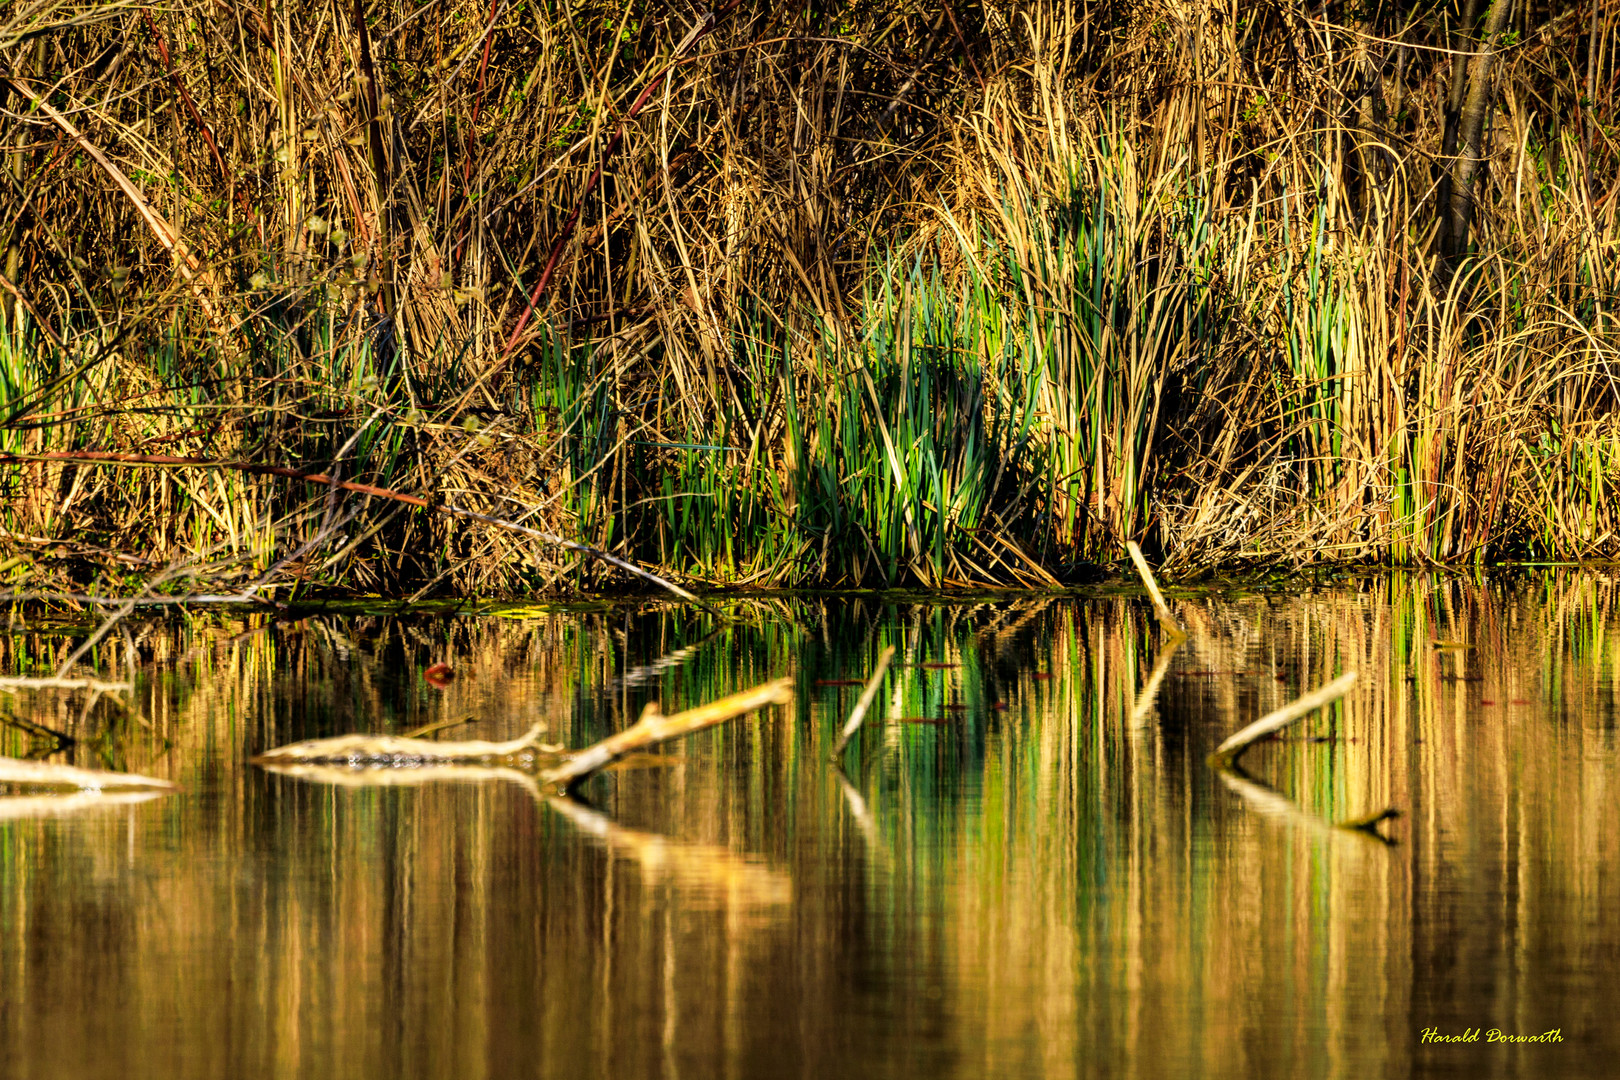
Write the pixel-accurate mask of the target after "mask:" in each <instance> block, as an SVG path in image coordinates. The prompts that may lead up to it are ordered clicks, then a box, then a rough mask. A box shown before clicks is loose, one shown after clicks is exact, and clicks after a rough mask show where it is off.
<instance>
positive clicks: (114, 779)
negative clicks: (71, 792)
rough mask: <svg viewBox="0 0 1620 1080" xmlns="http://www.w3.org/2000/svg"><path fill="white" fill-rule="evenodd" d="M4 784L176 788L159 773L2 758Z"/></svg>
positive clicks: (0, 775) (0, 771)
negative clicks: (122, 771) (77, 766)
mask: <svg viewBox="0 0 1620 1080" xmlns="http://www.w3.org/2000/svg"><path fill="white" fill-rule="evenodd" d="M0 784H17V785H20V786H24V787H52V788H78V789H80V790H81V791H110V790H117V789H120V788H122V789H130V788H138V789H144V790H147V791H173V790H175V786H174V785H173V784H171V783H170V782H169V781H167V780H159V779H158V778H157V777H155V776H141V775H139V774H138V773H121V772H107V771H105V770H103V769H80V768H75V767H74V766H72V765H51V764H49V763H47V762H43V761H18V760H17V759H16V758H0Z"/></svg>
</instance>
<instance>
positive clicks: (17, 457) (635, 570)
mask: <svg viewBox="0 0 1620 1080" xmlns="http://www.w3.org/2000/svg"><path fill="white" fill-rule="evenodd" d="M30 461H63V462H68V463H71V464H75V465H115V466H116V465H131V466H147V467H154V466H156V467H180V468H195V469H230V470H232V471H234V472H243V473H249V474H252V475H256V476H284V477H286V478H287V479H289V480H303V481H304V482H306V483H310V484H325V485H327V486H328V487H332V488H337V489H340V490H343V491H352V492H355V493H356V494H358V495H375V496H376V497H377V498H379V499H391V500H393V501H394V502H398V503H404V504H405V505H406V506H417V507H421V508H422V509H424V510H432V511H434V512H435V513H439V514H445V515H448V516H449V517H459V518H466V519H467V520H469V521H478V522H482V523H483V524H485V525H493V526H495V527H496V528H499V529H505V530H507V531H508V532H515V533H521V534H522V535H524V536H530V537H533V538H534V539H536V540H540V541H543V542H545V543H548V544H553V545H555V546H557V547H560V548H563V549H564V550H566V551H577V552H579V553H580V554H582V555H589V556H591V557H592V558H596V559H601V560H602V561H603V562H605V563H609V564H611V565H613V566H617V567H618V568H619V569H620V570H624V571H626V572H628V573H631V574H634V575H635V576H637V577H639V578H643V579H645V580H647V581H650V582H652V583H653V584H654V585H657V586H659V587H660V588H663V589H667V590H669V591H670V592H672V593H674V594H675V595H676V596H678V597H680V598H681V599H682V600H685V601H686V602H687V603H689V604H696V605H697V606H698V607H700V608H702V609H703V610H704V611H707V612H709V614H711V615H714V616H715V617H717V618H720V619H724V618H725V616H724V615H721V614H720V613H719V612H718V611H715V610H714V609H713V608H712V607H710V606H709V605H707V604H705V603H704V602H703V601H701V600H699V599H698V598H697V597H696V596H693V595H692V594H691V593H689V592H687V591H686V590H685V589H683V588H681V587H680V586H679V585H676V584H675V583H674V582H672V581H666V580H665V579H664V578H661V577H659V576H658V575H657V574H654V573H651V572H650V571H647V570H643V569H642V568H641V567H639V566H636V565H635V564H634V563H631V562H627V561H625V560H624V559H621V558H619V557H618V556H616V555H610V554H608V553H607V552H605V551H602V550H601V549H599V548H593V547H591V546H590V545H588V544H580V543H576V542H574V541H572V540H564V539H563V538H562V537H560V536H554V535H552V534H551V533H548V532H544V531H542V530H540V529H535V528H531V527H529V526H528V525H519V524H517V523H516V522H512V521H506V520H504V519H502V518H498V517H491V516H490V515H489V514H480V513H478V512H477V511H476V510H463V509H461V508H460V507H457V506H448V505H445V504H444V503H436V502H431V501H429V500H427V499H424V498H422V496H420V495H407V494H405V493H404V492H402V491H394V490H392V489H390V488H385V487H377V486H376V485H374V484H360V483H356V482H355V481H353V480H339V479H337V478H335V477H331V476H328V475H326V474H325V473H317V472H302V471H300V470H298V469H289V468H286V467H285V466H281V465H261V464H259V463H258V462H254V461H224V460H216V459H212V458H192V457H173V456H170V455H168V454H126V453H121V452H118V451H113V450H51V451H47V452H45V453H39V454H0V465H16V464H20V463H23V462H30ZM129 603H135V601H129Z"/></svg>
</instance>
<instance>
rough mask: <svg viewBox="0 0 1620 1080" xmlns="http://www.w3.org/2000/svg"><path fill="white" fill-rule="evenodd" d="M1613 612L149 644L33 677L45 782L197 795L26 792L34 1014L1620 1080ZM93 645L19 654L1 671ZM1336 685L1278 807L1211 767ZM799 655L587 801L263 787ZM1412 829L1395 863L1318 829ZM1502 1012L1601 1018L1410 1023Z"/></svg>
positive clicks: (285, 1059) (316, 635)
mask: <svg viewBox="0 0 1620 1080" xmlns="http://www.w3.org/2000/svg"><path fill="white" fill-rule="evenodd" d="M1615 605H1616V590H1615V583H1614V579H1613V578H1612V577H1610V576H1606V575H1603V574H1600V573H1583V574H1574V573H1566V574H1547V575H1534V576H1532V575H1523V576H1519V577H1510V578H1499V579H1495V580H1492V581H1488V582H1487V581H1476V580H1471V579H1458V578H1438V577H1428V576H1422V575H1400V576H1393V577H1379V578H1369V579H1367V580H1365V581H1363V582H1361V583H1359V584H1353V585H1349V586H1345V587H1340V588H1334V589H1326V590H1319V591H1314V592H1310V593H1307V594H1304V595H1298V596H1289V597H1279V596H1274V595H1261V594H1254V595H1243V594H1237V593H1232V594H1227V595H1212V596H1208V597H1204V598H1200V599H1197V600H1187V601H1183V602H1181V604H1180V608H1179V611H1178V615H1179V616H1180V617H1181V619H1182V620H1183V621H1184V623H1185V624H1186V626H1187V629H1188V630H1189V632H1190V636H1189V638H1188V640H1187V641H1186V642H1184V643H1182V644H1181V645H1180V646H1179V648H1178V649H1176V651H1175V652H1174V653H1173V654H1167V653H1166V652H1165V650H1164V647H1163V646H1162V645H1161V644H1160V641H1161V638H1160V635H1159V633H1158V631H1157V629H1156V627H1155V625H1154V620H1153V616H1152V612H1151V610H1150V609H1149V608H1148V607H1147V605H1146V603H1145V602H1144V601H1141V600H1134V599H1127V598H1119V597H1097V598H1089V599H1081V598H1073V599H1022V600H1008V599H1006V598H997V597H990V598H985V599H983V600H980V601H974V600H967V601H956V602H939V601H915V600H900V599H895V598H881V597H876V598H874V597H860V598H840V599H823V598H812V597H784V598H775V599H770V600H760V601H747V602H742V601H739V602H736V603H735V604H734V605H733V608H732V611H731V612H730V614H731V615H732V616H733V619H732V621H730V622H724V623H723V622H720V621H717V620H714V619H712V618H710V617H709V616H707V615H703V614H693V613H691V612H688V611H682V610H679V609H674V608H670V607H667V606H665V605H662V604H661V603H660V604H651V605H646V606H635V605H629V606H622V607H609V608H604V609H600V610H595V611H587V612H582V613H576V614H566V613H549V614H548V613H545V612H541V611H538V610H533V609H524V610H519V611H513V612H511V613H509V614H508V615H506V616H499V615H490V614H485V615H474V614H464V615H458V616H435V617H427V616H422V617H415V618H410V619H395V618H387V617H382V616H368V617H344V618H339V617H336V616H319V617H312V618H309V619H306V620H303V621H301V622H297V623H274V622H270V621H267V620H265V619H264V618H263V617H261V616H256V615H255V616H252V617H248V618H244V617H227V616H215V617H198V618H196V619H194V620H193V621H191V622H189V623H186V624H183V625H172V624H158V623H154V624H150V625H142V626H134V627H132V632H131V635H130V636H129V638H128V639H126V640H122V641H120V640H116V639H114V640H112V641H109V642H108V643H106V644H105V645H104V646H103V647H101V649H100V651H99V652H98V654H97V661H96V662H97V665H98V670H99V671H100V672H101V673H102V674H104V675H108V676H111V675H114V674H117V675H119V676H120V677H125V676H129V677H132V679H133V682H134V684H135V691H134V692H133V693H132V694H131V695H129V696H128V698H127V700H126V701H125V702H124V703H123V705H122V706H114V705H111V704H108V703H106V702H101V703H96V704H94V705H93V707H91V708H89V709H86V705H87V704H88V703H87V701H85V700H83V699H76V698H74V697H73V696H71V695H60V694H58V695H52V694H47V693H44V692H19V693H18V694H16V695H12V696H6V697H0V712H4V713H5V714H6V715H11V716H17V717H21V718H24V719H27V720H29V721H32V722H35V723H38V724H42V725H45V726H49V727H51V728H53V729H54V730H59V731H64V732H66V733H68V734H70V735H72V736H73V737H74V738H75V739H77V740H78V742H77V744H76V746H75V747H74V748H73V750H72V751H71V752H70V754H68V755H67V756H66V757H65V758H59V759H63V760H71V761H72V762H73V763H75V764H81V765H97V766H108V765H117V766H119V767H125V768H129V769H132V770H135V771H139V772H143V773H149V774H152V775H157V776H164V777H168V778H170V779H173V780H175V781H177V782H179V783H180V784H182V785H183V787H184V788H185V790H184V792H183V793H182V794H181V795H178V796H175V797H172V798H169V799H166V800H160V801H158V802H151V803H142V804H139V805H124V806H111V805H106V804H92V805H91V806H89V807H88V808H85V809H79V808H73V813H71V814H70V815H67V816H57V817H51V818H42V817H34V816H24V812H25V810H26V808H17V812H16V813H12V814H7V813H6V812H5V810H4V806H5V804H4V803H3V802H0V1000H3V1001H5V1002H6V1003H7V1005H8V1007H7V1008H6V1009H4V1010H0V1037H3V1038H4V1039H5V1040H6V1045H7V1047H8V1053H7V1061H8V1064H9V1065H10V1066H11V1067H12V1068H13V1069H14V1071H15V1072H16V1073H17V1074H18V1075H52V1076H75V1075H83V1076H91V1075H98V1076H99V1075H109V1074H112V1073H115V1072H117V1073H121V1074H126V1075H130V1076H135V1077H142V1076H154V1077H155V1076H164V1077H191V1076H197V1077H202V1076H210V1077H212V1076H219V1075H225V1074H230V1075H268V1074H275V1075H294V1076H296V1075H310V1076H377V1075H396V1076H422V1077H437V1076H455V1077H480V1076H508V1075H512V1074H514V1073H516V1074H521V1075H531V1074H532V1075H537V1076H568V1077H578V1076H581V1075H586V1076H603V1077H608V1076H620V1075H653V1076H671V1077H673V1076H681V1075H686V1076H714V1075H732V1076H753V1075H762V1076H763V1075H769V1076H777V1075H784V1074H803V1075H812V1076H822V1075H863V1076H897V1077H900V1076H940V1075H946V1076H951V1075H954V1076H975V1077H977V1076H1029V1075H1049V1074H1057V1075H1064V1076H1068V1075H1108V1076H1126V1077H1153V1076H1188V1075H1232V1074H1237V1073H1240V1072H1243V1073H1253V1074H1255V1075H1313V1076H1314V1075H1323V1076H1346V1077H1363V1076H1377V1075H1402V1074H1406V1073H1408V1072H1413V1071H1437V1072H1445V1071H1457V1072H1459V1073H1464V1072H1467V1073H1472V1074H1490V1073H1491V1072H1493V1071H1494V1072H1497V1073H1501V1074H1512V1073H1520V1074H1523V1073H1526V1072H1530V1071H1534V1072H1538V1073H1542V1074H1547V1075H1561V1076H1580V1075H1603V1073H1604V1071H1605V1070H1606V1068H1607V1066H1608V1065H1609V1063H1611V1062H1612V1060H1613V1059H1614V1055H1615V1054H1616V1053H1620V1035H1617V1033H1616V1031H1615V1030H1614V1029H1613V1026H1612V1025H1610V1024H1609V1023H1608V1021H1607V1017H1606V1007H1605V1006H1606V1001H1607V1000H1608V999H1609V998H1610V997H1611V996H1612V995H1613V993H1614V992H1615V991H1616V990H1620V986H1617V975H1616V973H1615V971H1614V970H1613V966H1612V958H1613V957H1614V956H1615V955H1620V919H1617V918H1616V917H1615V916H1617V915H1620V911H1616V909H1615V907H1616V901H1615V899H1614V897H1615V895H1616V894H1615V891H1614V890H1613V889H1612V887H1611V886H1612V883H1613V880H1614V877H1615V874H1616V872H1617V871H1620V840H1617V838H1616V834H1615V831H1614V830H1613V829H1612V827H1611V826H1610V825H1609V824H1608V823H1609V822H1610V821H1611V820H1612V808H1613V793H1614V792H1615V790H1617V787H1620V775H1617V772H1620V769H1617V765H1616V754H1615V751H1616V745H1615V743H1616V733H1615V717H1616V701H1617V697H1620V694H1617V690H1620V645H1617V639H1616V635H1615V633H1614V627H1615V619H1616V606H1615ZM1436 643H1456V644H1459V645H1462V646H1466V647H1452V646H1451V645H1449V644H1448V645H1447V647H1444V648H1437V647H1436ZM889 646H893V647H894V648H895V650H896V656H895V660H894V664H893V666H892V668H891V673H890V675H889V676H888V678H887V680H886V682H885V684H884V686H883V688H882V690H881V692H880V694H879V696H878V698H877V701H876V703H875V704H874V706H873V710H872V715H871V716H870V717H869V719H868V720H867V723H866V726H865V727H864V728H863V729H862V731H861V732H860V734H859V736H858V737H857V740H856V742H855V743H854V744H853V746H852V749H851V750H850V751H849V754H848V755H847V756H846V758H845V763H846V767H847V773H846V774H840V773H838V772H836V771H834V770H833V769H832V768H831V767H829V766H828V764H827V761H826V757H827V753H828V751H829V750H830V748H831V746H832V744H833V742H834V741H835V740H836V738H837V734H838V729H839V727H840V725H841V724H842V721H843V719H844V717H845V716H846V715H847V712H848V710H849V707H850V705H851V704H852V702H853V700H854V698H855V696H856V695H857V694H858V693H859V689H860V688H859V686H858V685H849V684H850V683H852V682H859V681H862V680H864V678H865V676H866V674H867V672H868V671H869V670H870V669H871V666H872V664H873V662H874V660H875V658H876V656H877V655H878V653H879V652H880V651H881V650H882V649H884V648H886V647H889ZM72 647H73V641H72V640H71V635H65V634H64V635H55V634H51V633H46V632H44V631H43V630H41V631H39V632H35V631H31V630H28V629H26V628H23V629H14V630H13V632H12V633H11V634H10V635H9V636H8V637H6V638H4V639H3V640H0V664H3V665H4V666H5V670H19V668H20V666H21V665H22V664H23V663H24V661H25V660H26V661H28V662H30V663H33V664H35V665H37V666H44V667H49V666H50V664H51V660H52V658H53V657H55V658H58V659H59V658H60V657H61V656H62V655H65V653H66V652H67V651H69V650H71V648H72ZM1167 655H1168V662H1165V660H1166V656H1167ZM436 662H444V663H448V664H449V665H450V666H451V667H452V668H453V669H454V670H455V671H456V673H457V677H456V678H455V679H454V680H453V681H452V682H450V683H449V684H448V685H447V686H446V687H445V688H444V689H442V690H441V689H435V688H434V687H432V686H431V685H429V684H428V683H427V682H425V681H424V680H423V678H422V676H421V673H422V671H423V670H424V669H425V668H426V667H427V666H428V665H430V664H432V663H436ZM1349 668H1354V669H1356V670H1358V671H1360V672H1361V673H1362V677H1361V680H1360V681H1359V682H1358V684H1357V685H1356V686H1355V688H1354V689H1353V690H1352V691H1351V693H1350V694H1348V695H1347V696H1346V697H1345V698H1344V699H1342V701H1340V702H1339V703H1338V704H1336V705H1335V706H1333V707H1332V708H1331V709H1329V710H1327V711H1326V712H1323V713H1320V714H1317V715H1316V716H1313V717H1312V718H1310V719H1308V720H1306V721H1303V722H1301V723H1300V724H1299V725H1296V726H1295V727H1292V728H1289V729H1287V731H1285V732H1284V733H1283V737H1282V738H1280V739H1275V740H1272V741H1268V742H1264V743H1260V744H1257V745H1256V746H1254V747H1253V748H1251V749H1250V750H1249V751H1248V752H1247V754H1246V756H1245V758H1244V760H1243V766H1244V769H1245V770H1246V773H1247V776H1248V778H1249V780H1250V781H1251V782H1252V783H1253V784H1254V785H1255V786H1254V788H1253V789H1245V788H1242V787H1241V786H1236V787H1234V786H1233V784H1232V781H1231V780H1230V779H1227V780H1223V779H1222V778H1221V776H1219V775H1217V774H1216V773H1215V772H1213V771H1212V770H1210V769H1208V768H1207V767H1206V766H1205V764H1204V758H1205V756H1206V755H1207V754H1208V752H1209V751H1210V750H1211V749H1213V748H1214V746H1215V745H1216V744H1217V743H1219V742H1220V740H1221V739H1222V738H1224V737H1225V736H1226V735H1228V734H1230V733H1232V732H1233V731H1235V730H1237V729H1238V728H1239V727H1241V726H1242V725H1244V724H1247V723H1248V722H1250V721H1252V720H1253V719H1255V718H1256V717H1258V716H1260V715H1261V714H1263V713H1264V712H1266V711H1269V710H1270V709H1272V708H1274V707H1276V706H1277V705H1280V704H1282V703H1284V702H1285V701H1287V700H1290V699H1292V698H1293V697H1296V696H1298V694H1299V693H1300V692H1301V691H1302V690H1306V689H1310V688H1313V687H1315V686H1317V685H1320V684H1322V683H1324V682H1327V681H1328V680H1330V679H1331V678H1332V677H1333V676H1334V675H1335V674H1337V673H1338V672H1340V671H1343V670H1346V669H1349ZM789 673H790V674H793V675H794V676H795V677H796V679H797V685H798V697H797V701H796V703H795V705H794V706H793V707H792V708H790V709H783V710H778V711H777V712H776V713H775V714H772V715H768V716H764V717H756V718H750V719H747V720H743V721H739V722H734V723H732V724H730V725H727V726H724V727H721V728H717V729H713V730H710V731H706V732H703V733H700V734H698V735H696V736H694V737H692V738H691V739H689V740H688V741H686V742H685V743H683V744H680V745H677V746H671V747H668V748H666V749H665V751H664V752H661V753H660V754H658V755H652V756H649V757H648V758H647V759H646V760H641V761H639V762H637V763H635V764H636V766H637V767H634V768H624V769H621V770H618V771H614V772H610V773H607V774H604V775H602V776H599V777H597V778H596V779H594V780H592V781H591V782H590V783H589V784H588V785H587V786H586V789H585V795H586V797H587V799H588V805H582V804H576V803H568V802H561V801H555V800H551V799H548V798H547V797H546V796H545V794H544V793H543V792H541V791H539V790H538V789H537V788H536V787H535V786H534V785H533V784H532V783H531V782H529V781H528V780H527V779H526V778H524V777H523V776H522V775H521V774H519V775H517V776H515V777H514V776H506V775H502V776H491V777H488V778H486V779H484V780H476V779H465V778H464V779H462V780H459V781H455V782H425V783H417V784H413V785H411V786H389V787H382V788H377V787H365V788H357V787H346V786H341V785H335V784H326V783H311V782H305V781H301V780H297V779H291V778H286V777H277V776H272V775H267V774H265V773H262V772H260V771H258V770H255V769H252V768H250V767H248V766H247V765H246V764H245V761H246V759H247V757H248V756H249V755H250V754H252V753H254V752H256V751H258V750H261V749H263V748H265V747H268V746H271V745H276V744H279V743H284V742H289V741H293V740H296V739H303V738H313V737H318V736H325V735H335V734H342V733H344V732H348V731H356V730H360V731H377V732H384V731H388V732H400V731H405V730H410V729H412V728H416V727H420V726H424V725H428V724H433V723H438V722H441V721H446V720H454V719H460V718H462V717H467V716H471V717H474V718H475V719H474V722H473V723H472V724H470V725H464V726H462V727H460V728H458V729H456V730H455V731H454V732H452V733H449V734H448V735H447V737H450V738H467V737H477V738H489V739H503V738H509V737H512V736H513V735H515V734H518V733H520V732H522V731H523V730H524V729H526V728H528V727H529V726H530V725H531V724H533V723H535V722H537V721H544V722H546V723H547V725H548V727H549V731H548V734H547V736H546V737H547V738H548V740H550V741H553V742H558V743H564V744H567V745H570V746H583V745H586V744H588V743H590V742H593V741H595V740H596V739H598V738H600V737H601V736H602V735H604V734H607V733H609V732H611V731H614V730H618V729H620V728H622V727H624V726H626V725H628V724H629V723H631V722H633V721H634V719H635V718H636V716H637V715H638V714H639V712H640V710H641V707H642V705H643V704H645V703H646V702H647V701H650V700H658V701H660V702H662V703H663V704H664V706H665V708H666V710H670V709H677V708H684V707H689V706H691V705H693V704H697V703H700V702H702V701H706V700H711V699H713V698H716V697H719V696H722V695H724V694H727V693H730V692H732V691H734V690H736V689H738V688H740V687H744V686H748V685H752V684H755V683H758V682H762V681H765V680H767V679H769V678H772V677H774V676H779V675H782V674H789ZM1155 674H1157V678H1158V682H1157V687H1156V689H1155V690H1154V691H1153V692H1152V693H1151V694H1148V693H1145V692H1144V691H1145V690H1146V689H1147V687H1148V684H1149V683H1150V682H1152V681H1153V679H1154V677H1155ZM28 748H29V737H28V735H27V733H26V732H25V731H22V730H21V729H16V728H11V727H4V728H0V753H6V754H13V755H16V754H22V753H26V752H27V750H28ZM412 779H421V778H420V777H412ZM1239 779H1240V780H1241V778H1239ZM1268 799H1269V800H1273V801H1270V802H1268V801H1267V800H1268ZM13 806H14V807H15V804H13ZM1385 806H1392V807H1396V808H1399V809H1400V810H1402V811H1403V812H1404V816H1403V817H1402V818H1401V819H1400V820H1398V821H1394V822H1390V823H1386V825H1385V826H1384V830H1385V832H1386V833H1387V834H1388V835H1389V837H1390V839H1391V840H1393V841H1394V844H1393V846H1385V845H1383V844H1381V843H1379V842H1378V841H1377V840H1375V839H1373V838H1371V837H1368V836H1365V835H1362V834H1359V833H1354V832H1348V831H1345V830H1337V829H1329V828H1322V827H1320V825H1321V823H1323V822H1333V821H1342V820H1344V819H1347V818H1353V817H1357V816H1360V815H1363V814H1366V813H1369V812H1372V811H1375V810H1377V809H1380V808H1382V807H1385ZM58 808H59V809H60V807H58ZM1271 810H1276V811H1277V812H1275V813H1273V812H1269V811H1271ZM1606 958H1607V959H1606ZM1492 1026H1495V1027H1499V1028H1501V1029H1502V1030H1504V1031H1522V1032H1530V1033H1533V1032H1538V1031H1542V1030H1545V1029H1547V1028H1550V1027H1558V1028H1561V1029H1562V1031H1563V1032H1564V1035H1565V1040H1566V1041H1565V1042H1564V1043H1562V1044H1558V1046H1556V1047H1550V1046H1541V1045H1538V1046H1514V1047H1496V1048H1488V1047H1484V1046H1480V1047H1467V1046H1462V1047H1458V1046H1436V1045H1430V1044H1423V1043H1421V1042H1420V1041H1419V1038H1418V1032H1420V1031H1421V1029H1423V1028H1425V1027H1437V1028H1439V1029H1441V1030H1451V1029H1457V1030H1461V1029H1463V1028H1465V1027H1483V1028H1489V1027H1492ZM1549 1054H1556V1055H1558V1056H1557V1057H1556V1058H1554V1057H1548V1056H1546V1055H1549ZM1536 1055H1543V1056H1540V1057H1538V1056H1536Z"/></svg>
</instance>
